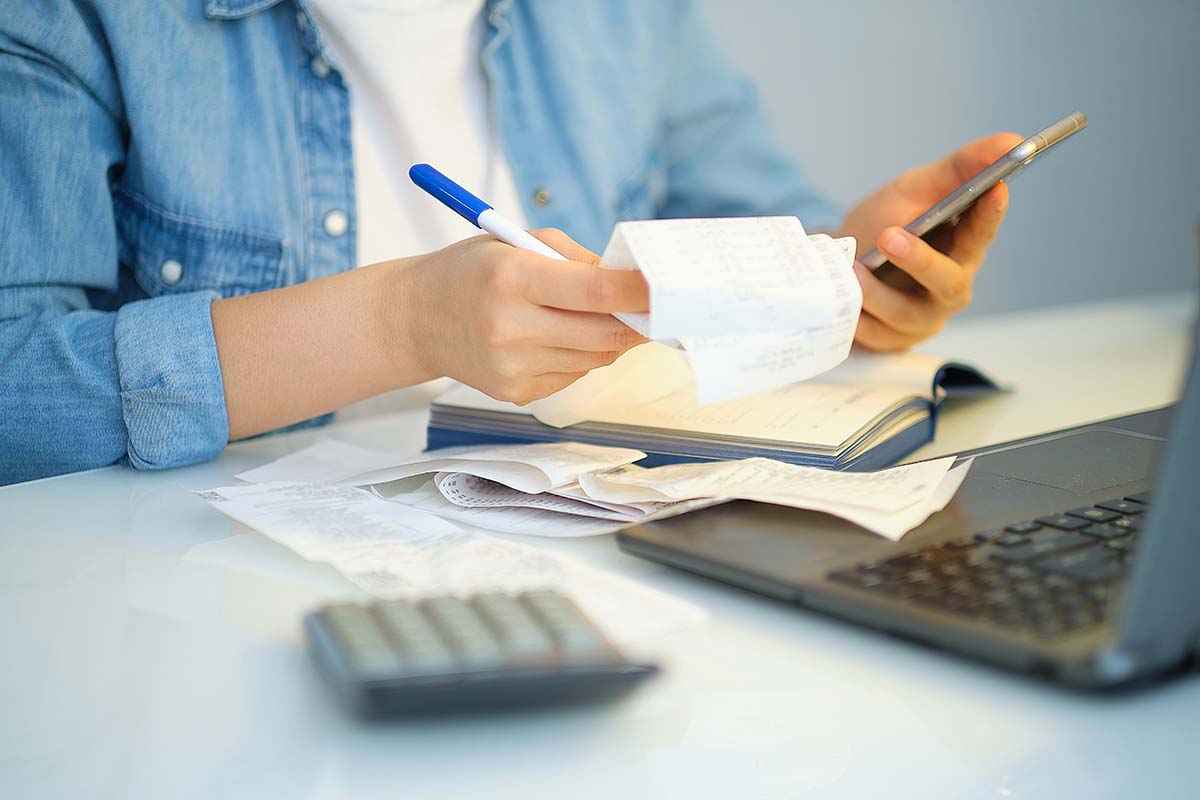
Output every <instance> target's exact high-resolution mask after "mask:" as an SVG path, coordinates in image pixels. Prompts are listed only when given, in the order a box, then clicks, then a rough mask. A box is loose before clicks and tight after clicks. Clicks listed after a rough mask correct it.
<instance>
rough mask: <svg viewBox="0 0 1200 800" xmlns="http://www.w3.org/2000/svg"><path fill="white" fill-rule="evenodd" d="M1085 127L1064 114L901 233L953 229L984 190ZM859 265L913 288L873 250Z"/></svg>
mask: <svg viewBox="0 0 1200 800" xmlns="http://www.w3.org/2000/svg"><path fill="white" fill-rule="evenodd" d="M1086 127H1087V117H1085V116H1084V115H1083V114H1081V113H1079V112H1078V111H1076V112H1075V113H1073V114H1068V115H1067V116H1065V117H1063V118H1062V119H1060V120H1059V121H1058V122H1056V123H1054V124H1053V125H1051V126H1050V127H1048V128H1046V129H1045V130H1043V131H1039V132H1038V133H1035V134H1034V135H1033V136H1030V137H1029V138H1028V139H1026V140H1025V141H1023V142H1021V143H1020V144H1019V145H1017V146H1016V147H1014V148H1013V149H1012V150H1009V151H1008V152H1007V153H1005V154H1004V155H1002V156H1000V157H999V158H997V159H996V160H995V161H993V162H992V163H991V164H988V165H987V166H986V167H984V168H983V170H982V171H981V172H980V173H979V174H978V175H976V176H975V177H973V178H971V179H970V180H969V181H967V182H966V183H964V184H963V185H962V186H959V187H958V188H957V189H955V190H954V191H953V192H951V193H950V194H948V195H946V196H945V197H943V198H942V199H941V200H939V201H938V202H937V204H935V205H934V206H933V207H932V208H930V209H929V210H928V211H926V212H925V213H924V214H921V215H920V216H919V217H917V218H916V219H914V220H913V221H912V222H910V223H908V225H906V226H905V227H904V229H905V230H906V231H908V232H909V233H911V234H913V235H914V236H920V237H922V238H925V237H927V236H928V235H929V234H931V233H933V232H934V231H936V230H937V229H938V228H940V227H941V226H942V225H947V224H949V225H954V224H955V223H957V222H958V218H959V217H960V216H962V214H963V212H965V211H966V210H967V209H969V208H970V207H971V206H973V205H975V201H976V200H978V199H979V198H980V197H982V196H983V194H984V192H986V191H987V190H988V189H990V188H992V187H993V186H995V185H996V184H997V183H999V182H1000V181H1007V180H1011V179H1012V178H1013V176H1014V175H1016V174H1017V173H1018V172H1020V171H1021V170H1023V169H1024V168H1025V166H1026V165H1027V164H1029V163H1030V162H1031V161H1033V160H1034V159H1035V158H1037V157H1038V156H1040V155H1041V154H1042V153H1044V152H1046V151H1047V150H1049V149H1050V148H1051V147H1053V146H1054V145H1056V144H1058V143H1059V142H1061V141H1063V140H1064V139H1066V138H1068V137H1070V136H1072V135H1073V134H1075V133H1078V132H1079V131H1081V130H1083V129H1084V128H1086ZM859 261H861V262H862V264H863V265H864V266H866V267H868V268H869V269H871V270H873V271H875V273H876V274H877V275H878V276H879V278H880V279H881V280H885V281H886V282H888V283H892V284H893V285H901V286H904V287H910V286H912V285H915V284H916V281H914V280H913V279H912V278H910V277H909V276H908V274H907V273H905V272H903V271H902V270H901V269H900V268H899V267H896V266H895V265H894V264H892V263H891V262H890V261H888V260H887V256H885V255H884V254H883V253H882V252H880V251H879V250H877V249H876V250H872V251H871V252H869V253H867V254H866V255H865V256H863V257H862V258H860V259H859Z"/></svg>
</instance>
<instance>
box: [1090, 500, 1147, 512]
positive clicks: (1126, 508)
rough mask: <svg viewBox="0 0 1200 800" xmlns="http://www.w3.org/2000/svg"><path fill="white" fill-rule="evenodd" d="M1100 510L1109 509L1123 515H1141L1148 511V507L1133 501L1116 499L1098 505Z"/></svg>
mask: <svg viewBox="0 0 1200 800" xmlns="http://www.w3.org/2000/svg"><path fill="white" fill-rule="evenodd" d="M1096 505H1097V506H1099V507H1100V508H1107V509H1108V510H1109V511H1117V512H1120V513H1121V514H1141V513H1142V512H1143V511H1145V510H1146V506H1145V505H1144V504H1142V503H1138V502H1136V501H1133V500H1122V499H1121V498H1119V497H1118V498H1115V499H1113V500H1101V501H1100V502H1099V503H1096Z"/></svg>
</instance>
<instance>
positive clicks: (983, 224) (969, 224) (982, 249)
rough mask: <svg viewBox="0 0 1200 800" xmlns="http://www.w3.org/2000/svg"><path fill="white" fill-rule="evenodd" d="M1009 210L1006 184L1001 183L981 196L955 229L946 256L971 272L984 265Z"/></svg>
mask: <svg viewBox="0 0 1200 800" xmlns="http://www.w3.org/2000/svg"><path fill="white" fill-rule="evenodd" d="M1007 211H1008V186H1007V185H1005V184H1003V183H1000V184H997V185H996V186H993V187H992V188H991V189H989V190H988V191H987V192H985V193H984V195H983V197H980V198H979V200H978V202H976V203H975V206H974V207H973V208H971V210H970V211H968V212H967V213H966V214H964V215H963V218H962V219H961V220H959V223H958V225H957V226H955V228H954V233H953V239H952V244H951V245H950V252H949V256H950V258H951V259H953V260H954V261H957V262H958V263H959V264H960V265H961V266H962V268H963V269H965V270H967V272H969V273H971V274H972V275H973V274H974V273H975V272H976V271H977V270H978V269H979V267H980V266H981V265H982V264H983V259H984V257H985V256H986V255H987V249H988V246H989V245H990V244H991V243H992V240H993V239H995V238H996V234H997V233H998V232H999V230H1000V223H1001V222H1003V221H1004V215H1005V213H1006V212H1007Z"/></svg>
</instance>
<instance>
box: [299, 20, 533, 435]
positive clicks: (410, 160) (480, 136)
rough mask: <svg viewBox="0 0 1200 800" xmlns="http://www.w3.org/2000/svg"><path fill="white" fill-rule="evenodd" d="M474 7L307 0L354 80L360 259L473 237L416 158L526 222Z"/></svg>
mask: <svg viewBox="0 0 1200 800" xmlns="http://www.w3.org/2000/svg"><path fill="white" fill-rule="evenodd" d="M481 6H482V4H481V3H480V2H479V0H311V8H312V11H313V16H314V18H315V19H316V22H317V24H318V26H319V27H320V29H321V32H322V34H323V36H324V38H325V43H326V49H327V51H328V52H329V55H330V57H331V58H332V59H333V60H334V64H333V66H335V67H336V68H337V69H338V70H339V71H340V72H341V74H342V77H343V78H344V79H345V81H346V84H347V86H349V88H350V109H351V112H350V124H351V143H352V146H353V149H354V184H355V196H356V204H357V212H356V213H357V219H358V253H357V259H356V262H355V263H356V264H357V265H363V264H374V263H377V262H379V261H386V260H389V259H393V258H401V257H404V256H411V255H417V254H420V253H427V252H430V251H432V250H438V249H440V248H442V247H445V246H447V245H449V244H453V243H454V242H457V241H460V240H462V239H465V238H467V237H469V236H474V235H476V234H479V233H481V231H480V230H478V229H477V228H475V227H474V226H473V225H471V223H469V222H467V221H466V220H464V219H463V218H462V217H460V216H458V215H457V214H455V213H454V212H453V211H451V210H450V209H448V208H446V207H445V206H443V205H442V204H441V203H439V202H437V201H436V200H434V199H433V198H432V197H430V196H429V195H427V194H426V193H425V192H423V191H421V190H420V189H418V188H417V187H416V186H415V185H414V184H413V183H412V181H410V180H409V178H408V168H409V167H411V166H412V165H413V164H416V163H421V162H425V163H429V164H432V165H433V166H435V167H437V168H438V169H439V170H441V171H442V172H443V173H445V174H446V175H448V176H449V177H450V178H452V179H453V180H455V181H457V182H459V183H461V184H462V185H463V186H464V187H466V188H467V189H468V190H469V191H472V192H474V193H475V194H477V195H478V196H479V197H481V198H483V199H484V200H485V201H487V202H488V203H490V204H491V205H493V206H495V208H496V209H497V210H498V211H500V213H502V214H504V215H505V216H506V217H508V218H509V219H512V220H514V221H515V222H517V223H519V224H525V222H524V215H523V214H522V212H521V206H520V201H519V198H518V196H517V188H516V183H515V182H514V180H513V177H512V172H511V171H510V170H509V167H508V162H507V161H506V159H505V157H504V153H503V151H502V149H501V147H500V142H499V137H498V135H497V134H496V131H495V125H494V123H493V120H492V119H491V116H490V114H489V113H488V109H489V103H488V86H487V81H486V78H485V76H484V72H483V66H482V64H481V62H480V50H481V47H482V42H483V30H484V27H483V26H484V23H483V19H482V16H481V13H480V10H481ZM322 66H323V65H321V64H316V65H315V67H316V68H317V69H320V68H321V67H322ZM447 384H448V381H433V382H432V383H431V384H425V385H423V386H422V387H418V388H415V389H414V390H401V391H399V392H391V393H389V394H384V395H380V396H379V397H374V398H371V399H369V400H365V401H363V402H361V403H356V404H355V405H353V406H350V407H348V408H345V409H342V410H341V411H340V412H338V417H339V418H340V419H352V418H359V417H365V416H371V415H374V414H380V413H386V412H390V411H400V410H403V409H405V408H409V407H415V406H419V405H421V404H422V403H426V402H428V399H429V398H430V397H431V396H432V395H434V394H436V393H437V392H439V391H441V390H442V389H444V388H446V385H447Z"/></svg>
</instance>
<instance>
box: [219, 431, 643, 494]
mask: <svg viewBox="0 0 1200 800" xmlns="http://www.w3.org/2000/svg"><path fill="white" fill-rule="evenodd" d="M645 457H646V454H645V453H643V452H641V451H640V450H632V449H629V448H624V447H600V446H598V445H590V444H581V443H578V442H563V443H548V444H523V445H478V446H470V447H448V448H445V449H442V450H434V451H432V452H429V453H423V454H420V455H412V454H411V453H404V454H396V453H386V452H380V451H373V450H367V449H365V448H361V447H355V446H354V445H349V444H345V443H344V442H337V441H332V440H331V441H324V442H319V443H318V444H315V445H312V446H310V447H306V448H304V449H303V450H300V451H298V452H295V453H292V454H290V455H287V456H284V457H283V458H280V459H277V460H275V461H272V462H271V463H270V464H266V465H264V466H261V467H258V468H256V469H252V470H249V471H248V472H243V473H241V474H239V475H238V476H237V477H238V478H240V479H242V480H244V481H249V482H251V483H270V482H280V481H285V482H304V483H317V484H325V485H352V486H368V485H370V484H375V483H386V482H389V481H394V480H399V479H402V478H409V477H412V476H414V475H423V474H427V473H428V474H433V473H437V472H463V473H467V474H470V475H477V476H479V477H481V478H487V479H488V480H492V481H496V482H498V483H503V484H504V485H505V486H511V487H512V488H514V489H518V490H520V491H523V492H529V493H533V494H536V493H538V492H544V491H546V490H547V489H552V488H554V487H557V486H563V485H565V484H568V483H574V482H575V480H576V478H577V477H578V475H579V474H580V473H583V472H592V471H595V470H598V469H611V468H612V467H617V466H620V465H622V464H628V463H631V462H633V461H637V460H639V459H642V458H645Z"/></svg>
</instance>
